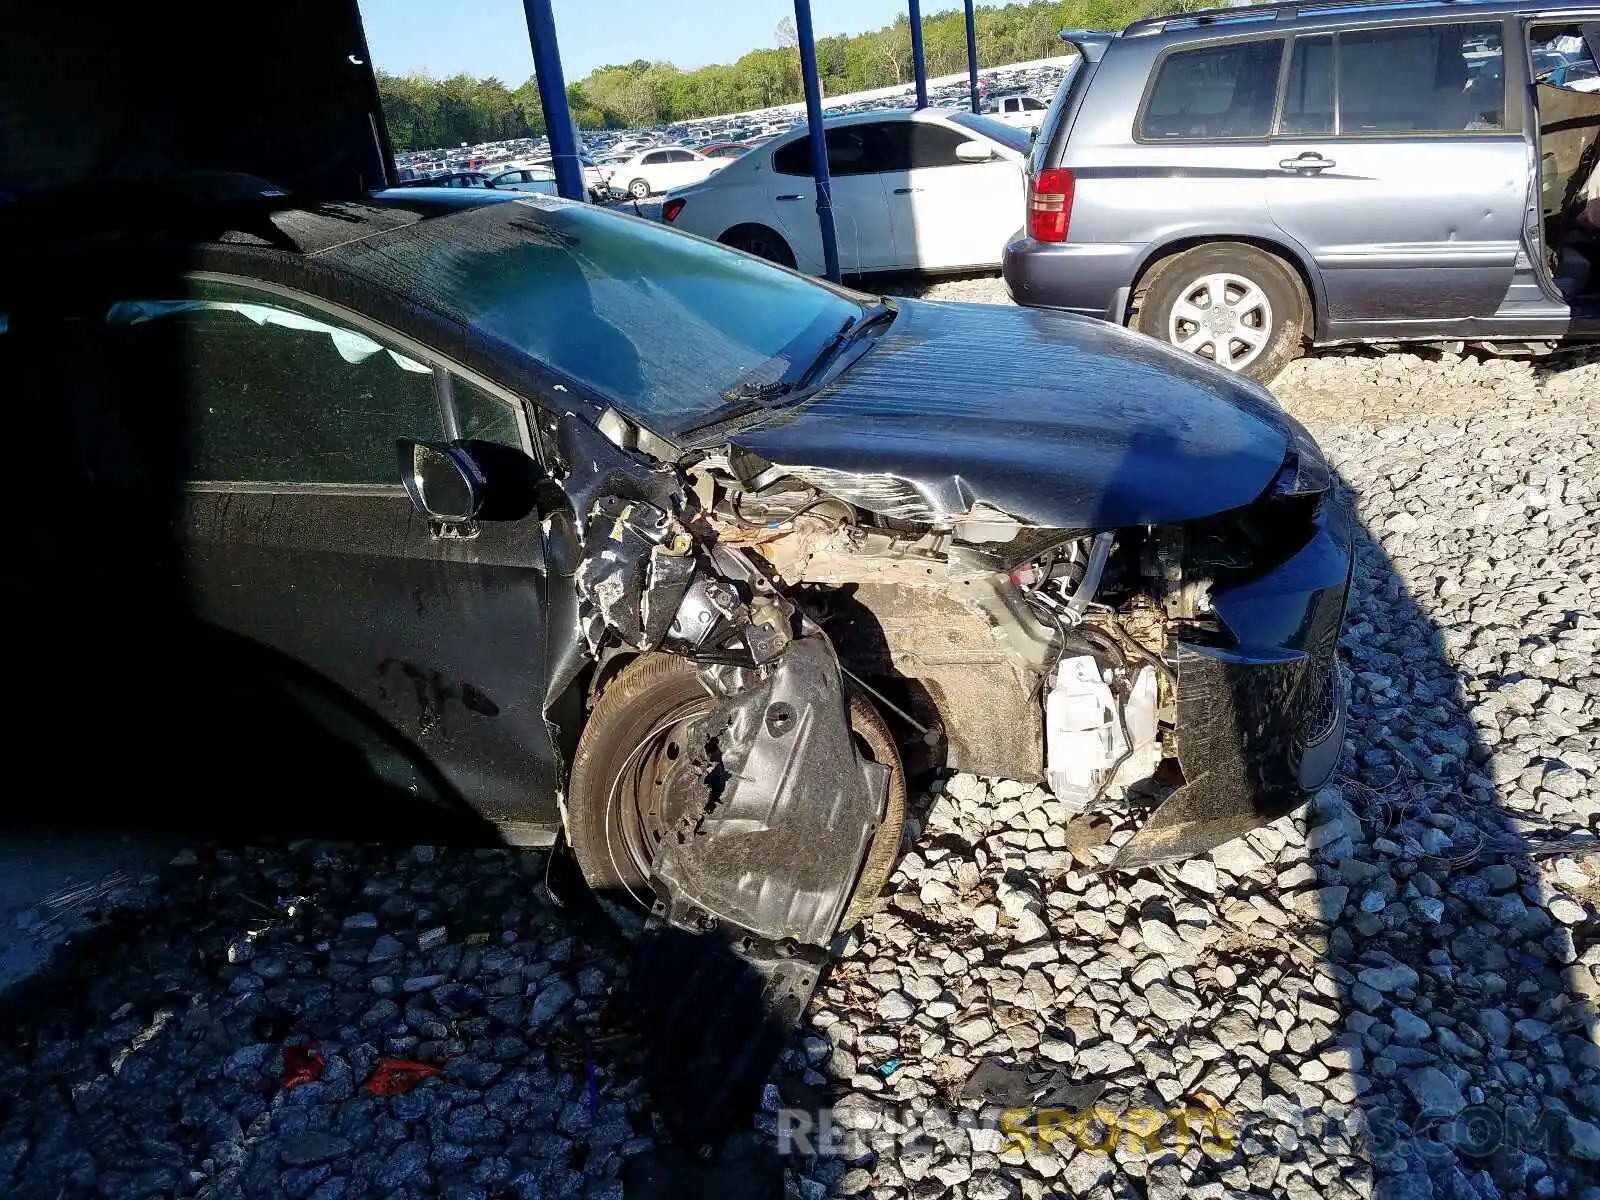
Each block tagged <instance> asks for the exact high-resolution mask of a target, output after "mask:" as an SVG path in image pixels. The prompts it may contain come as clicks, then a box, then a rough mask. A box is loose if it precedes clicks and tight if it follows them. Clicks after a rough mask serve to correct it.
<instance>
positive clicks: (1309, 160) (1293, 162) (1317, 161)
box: [1278, 150, 1339, 171]
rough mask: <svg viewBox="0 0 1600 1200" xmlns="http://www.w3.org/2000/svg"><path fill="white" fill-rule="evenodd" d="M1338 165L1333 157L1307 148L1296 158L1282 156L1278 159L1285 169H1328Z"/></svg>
mask: <svg viewBox="0 0 1600 1200" xmlns="http://www.w3.org/2000/svg"><path fill="white" fill-rule="evenodd" d="M1338 165H1339V164H1338V163H1336V162H1334V161H1333V159H1331V158H1323V157H1322V155H1320V154H1318V153H1317V152H1316V151H1315V150H1307V151H1306V152H1305V153H1304V154H1298V155H1296V156H1295V157H1294V158H1281V159H1279V160H1278V166H1279V167H1280V168H1281V169H1283V170H1285V171H1326V170H1327V169H1328V168H1329V167H1337V166H1338Z"/></svg>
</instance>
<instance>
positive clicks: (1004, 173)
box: [884, 121, 1023, 271]
mask: <svg viewBox="0 0 1600 1200" xmlns="http://www.w3.org/2000/svg"><path fill="white" fill-rule="evenodd" d="M890 129H891V130H892V132H893V135H894V136H895V138H896V141H897V144H898V151H897V154H896V159H897V164H896V165H897V167H898V168H899V169H897V170H894V171H891V172H889V173H887V174H886V175H885V176H884V187H885V188H886V190H887V191H888V199H889V219H890V221H891V222H892V223H893V225H894V241H895V249H896V252H897V254H898V257H899V266H901V267H903V268H907V269H913V270H924V271H939V270H951V269H955V268H960V267H985V266H997V265H998V264H999V262H1000V256H1001V254H1002V253H1003V252H1004V251H1005V247H1006V242H1007V241H1008V240H1009V239H1010V238H1011V236H1012V235H1013V234H1015V233H1016V231H1017V224H1018V222H1019V221H1020V220H1021V217H1020V214H1021V213H1022V210H1023V200H1022V197H1023V174H1022V165H1021V163H1020V162H1018V161H1014V160H1012V159H1010V158H1006V157H1005V156H1004V155H1003V154H1001V152H1000V151H999V150H998V148H994V151H993V152H994V157H993V158H992V159H991V160H990V161H988V162H964V161H962V160H961V159H960V158H957V157H956V147H957V146H960V145H961V144H962V143H963V142H967V141H972V140H974V139H972V138H969V137H968V136H967V135H966V134H964V133H962V132H961V131H960V130H956V129H952V128H950V127H949V126H948V125H943V124H939V123H936V122H932V121H900V122H897V123H896V124H895V125H893V126H891V127H890ZM977 144H979V145H991V144H990V143H988V142H987V141H980V142H978V143H977Z"/></svg>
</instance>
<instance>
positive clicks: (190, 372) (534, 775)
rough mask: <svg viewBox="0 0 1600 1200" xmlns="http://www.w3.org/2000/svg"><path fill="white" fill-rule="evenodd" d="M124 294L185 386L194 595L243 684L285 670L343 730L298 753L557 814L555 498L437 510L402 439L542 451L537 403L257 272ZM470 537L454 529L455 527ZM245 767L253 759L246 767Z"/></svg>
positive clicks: (312, 712) (156, 372)
mask: <svg viewBox="0 0 1600 1200" xmlns="http://www.w3.org/2000/svg"><path fill="white" fill-rule="evenodd" d="M184 290H185V291H186V292H187V294H185V295H181V296H170V295H163V296H153V297H132V298H130V299H129V300H128V301H127V302H124V303H121V304H118V305H116V306H115V307H113V309H112V310H111V314H110V317H109V319H108V320H109V324H110V326H111V332H112V343H113V346H114V347H116V353H117V354H118V356H119V358H120V361H121V366H122V369H123V370H124V372H127V373H129V376H128V377H130V378H143V379H145V380H164V381H166V382H165V383H164V384H163V386H172V387H175V388H176V389H177V390H178V391H179V392H180V393H181V419H182V421H183V423H184V431H183V439H184V441H185V442H186V452H185V455H184V459H185V465H186V470H185V476H186V479H187V484H186V486H185V489H184V495H183V498H182V502H181V504H180V508H179V521H178V533H179V537H180V541H181V547H180V549H181V554H182V560H183V565H182V575H183V582H184V585H185V588H186V591H187V596H188V603H189V606H190V608H191V610H192V612H193V613H194V615H195V616H196V617H198V618H199V620H200V621H201V622H202V627H203V628H206V629H209V630H210V631H212V633H213V634H214V635H215V637H214V641H215V645H216V646H217V647H218V653H219V655H221V656H222V657H223V658H225V659H227V663H226V666H225V667H223V666H221V665H219V667H218V676H219V677H225V678H226V680H227V681H228V682H229V683H230V684H231V683H236V682H238V681H239V680H241V679H250V678H257V677H271V678H272V685H271V686H272V688H273V690H274V694H275V695H276V696H278V697H280V699H281V697H283V696H288V697H290V698H291V699H290V703H291V704H292V706H293V707H294V708H295V710H296V712H297V713H298V714H299V715H300V716H303V717H308V718H310V720H311V722H312V723H314V724H316V725H317V726H318V727H319V730H320V733H321V735H323V737H324V738H325V739H326V740H325V741H324V742H323V743H321V744H320V745H321V750H322V751H324V753H319V754H316V755H313V754H311V753H310V750H311V747H309V746H308V745H306V744H304V743H303V741H302V739H301V738H299V737H298V736H296V737H295V738H292V739H286V740H289V741H292V742H294V743H296V744H286V745H282V746H280V747H278V754H279V756H280V759H281V761H279V762H276V763H262V764H258V765H257V768H256V769H278V768H279V767H281V766H282V764H283V763H285V762H288V763H293V762H295V761H296V760H297V756H298V757H300V758H303V759H304V763H305V766H304V772H305V777H306V778H307V781H308V782H309V781H310V779H311V778H312V777H314V771H315V770H317V769H320V768H317V767H314V766H313V765H312V764H313V763H321V762H325V761H338V762H340V763H344V764H348V763H350V762H352V761H354V760H355V758H357V757H359V758H360V759H361V760H362V761H363V762H364V764H365V770H366V772H367V773H368V774H367V776H365V777H364V778H365V779H366V781H367V782H370V783H373V784H374V785H377V787H378V788H386V789H388V790H389V791H391V792H393V793H394V794H396V795H404V794H410V795H415V796H420V797H423V798H425V799H430V800H433V801H436V802H439V803H441V804H443V805H445V806H447V807H454V808H456V809H457V810H458V813H459V814H460V815H462V816H464V817H465V816H469V815H471V814H481V816H482V817H484V818H487V820H488V822H489V826H487V827H485V828H484V830H483V831H482V832H485V833H488V832H493V833H495V834H498V835H499V836H502V837H506V838H508V839H510V840H513V841H524V842H525V841H536V840H540V839H541V838H542V837H543V836H544V834H545V832H546V831H547V828H549V827H553V823H554V813H553V812H552V811H550V810H551V808H552V807H553V805H552V801H551V797H552V796H553V795H554V791H555V785H556V783H557V779H556V775H555V756H554V753H553V751H552V748H551V744H550V737H549V733H548V730H547V727H546V725H545V722H544V719H543V714H542V711H541V704H542V700H543V696H544V692H545V688H544V676H545V674H546V669H545V621H544V604H543V595H544V565H543V556H542V546H541V539H540V531H539V527H538V522H537V519H536V518H535V519H533V520H523V521H514V522H494V523H491V522H483V523H481V524H480V525H479V526H478V527H477V528H476V529H471V530H441V529H435V528H430V524H429V522H427V521H426V520H423V519H422V518H420V517H418V516H417V515H416V513H415V512H414V511H413V510H412V507H411V504H410V503H409V501H408V500H407V499H406V496H405V494H404V492H403V490H402V489H401V487H400V486H399V474H398V466H397V454H396V447H395V439H396V438H398V437H402V436H410V437H418V438H424V439H429V440H438V439H441V438H465V439H473V440H479V441H486V442H493V443H498V444H500V445H502V446H506V447H510V448H514V449H516V450H518V451H525V449H526V434H525V430H524V420H523V416H522V413H521V410H520V405H519V404H517V403H514V402H512V401H510V400H509V399H507V398H505V397H502V396H499V395H496V394H493V393H491V391H490V390H489V389H488V388H487V387H485V386H479V385H477V384H475V383H473V382H472V381H469V380H467V379H465V378H462V377H460V376H458V375H454V374H452V373H450V372H449V371H447V370H445V369H443V368H442V367H441V366H438V365H437V364H434V363H431V362H429V361H427V360H426V358H425V356H424V354H423V353H422V352H421V351H419V350H417V349H416V348H413V347H402V346H401V345H399V344H398V341H397V340H393V339H391V338H390V337H388V336H387V335H386V334H384V333H383V332H381V331H377V330H374V329H371V328H369V327H367V326H366V325H365V324H364V323H358V321H357V320H356V318H354V317H353V316H352V315H351V314H348V313H343V312H340V311H329V310H327V309H324V308H323V307H321V306H320V305H318V304H315V303H313V302H311V301H310V300H308V299H307V298H305V297H298V296H288V295H285V294H283V293H281V292H279V291H277V290H275V289H274V290H267V289H265V288H263V287H259V286H256V285H250V284H246V283H243V282H237V281H227V282H223V281H219V280H210V281H200V280H190V281H188V282H187V285H186V287H185V289H184ZM441 535H449V536H441ZM240 766H241V769H246V770H248V769H251V767H250V766H249V765H248V764H243V763H241V764H240Z"/></svg>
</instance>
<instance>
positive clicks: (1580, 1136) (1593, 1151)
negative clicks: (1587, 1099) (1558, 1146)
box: [1567, 1116, 1600, 1178]
mask: <svg viewBox="0 0 1600 1200" xmlns="http://www.w3.org/2000/svg"><path fill="white" fill-rule="evenodd" d="M1567 1153H1568V1154H1570V1155H1572V1157H1573V1158H1582V1159H1586V1160H1588V1161H1590V1162H1593V1161H1595V1160H1597V1159H1600V1125H1595V1124H1593V1123H1591V1122H1589V1121H1580V1120H1579V1119H1578V1118H1577V1117H1571V1116H1569V1117H1568V1118H1567ZM1591 1178H1592V1177H1591Z"/></svg>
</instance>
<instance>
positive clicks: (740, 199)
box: [661, 108, 1029, 275]
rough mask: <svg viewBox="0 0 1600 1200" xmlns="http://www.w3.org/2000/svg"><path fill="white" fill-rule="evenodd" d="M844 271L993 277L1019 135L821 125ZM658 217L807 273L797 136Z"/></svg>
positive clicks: (982, 121)
mask: <svg viewBox="0 0 1600 1200" xmlns="http://www.w3.org/2000/svg"><path fill="white" fill-rule="evenodd" d="M824 128H825V129H826V131H827V132H826V137H827V144H828V170H829V173H830V174H831V176H832V179H833V221H834V228H835V230H836V232H837V235H838V242H839V266H840V268H841V269H842V270H844V271H847V272H851V273H860V272H867V271H894V270H923V271H954V270H963V269H966V268H969V267H994V266H998V265H999V263H1000V255H1001V252H1002V251H1003V250H1004V249H1005V245H1006V242H1007V241H1008V240H1009V239H1010V238H1011V237H1012V235H1014V234H1015V233H1016V232H1017V230H1018V229H1020V228H1021V227H1022V223H1023V219H1024V215H1025V214H1024V200H1023V196H1024V188H1025V172H1024V165H1023V164H1024V160H1025V159H1026V158H1027V155H1028V148H1029V135H1028V133H1027V131H1026V130H1022V129H1017V128H1014V127H1012V126H1009V125H1005V124H1002V123H1001V122H999V121H997V120H995V119H994V118H993V117H985V116H978V115H974V114H973V113H970V112H964V111H959V110H955V109H933V108H925V109H922V110H920V111H917V112H865V113H854V114H851V115H849V116H843V117H830V118H828V119H827V120H826V121H825V122H824ZM661 211H662V219H663V220H665V221H667V222H669V223H670V224H672V225H674V226H676V227H677V228H679V229H683V230H687V231H688V232H690V233H698V234H700V235H701V236H703V237H708V238H711V239H713V240H714V241H719V242H722V243H723V244H724V245H728V246H733V247H736V248H737V249H740V250H745V251H748V252H749V253H751V254H757V255H760V256H761V257H762V258H767V259H771V260H772V261H773V262H777V263H782V264H783V265H784V266H789V267H796V268H798V269H799V270H801V271H805V272H807V273H808V274H812V275H820V274H821V273H822V270H823V263H822V235H821V233H820V232H819V230H818V225H817V214H816V184H815V183H814V182H813V181H812V178H811V146H810V142H809V141H808V135H807V132H806V129H805V127H804V126H799V127H797V128H795V129H792V130H790V131H789V132H788V133H785V134H782V135H780V136H779V137H778V138H776V139H774V140H773V141H771V142H769V143H767V144H766V145H764V146H760V147H758V148H757V149H755V150H751V151H750V152H749V153H747V154H745V155H743V156H742V157H740V158H737V159H734V160H733V161H732V162H730V163H728V165H727V166H725V167H724V168H723V169H722V171H721V172H719V173H718V175H717V176H716V178H714V179H708V180H707V181H706V182H704V183H702V184H699V185H698V186H695V187H688V188H681V189H678V190H675V191H673V192H672V193H671V194H670V195H669V196H668V197H667V199H666V202H665V203H664V204H663V205H662V210H661Z"/></svg>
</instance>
